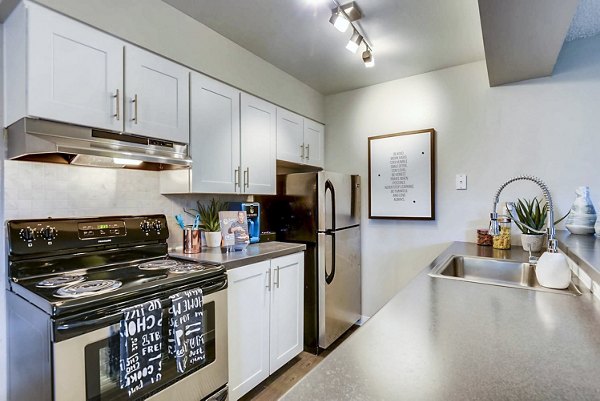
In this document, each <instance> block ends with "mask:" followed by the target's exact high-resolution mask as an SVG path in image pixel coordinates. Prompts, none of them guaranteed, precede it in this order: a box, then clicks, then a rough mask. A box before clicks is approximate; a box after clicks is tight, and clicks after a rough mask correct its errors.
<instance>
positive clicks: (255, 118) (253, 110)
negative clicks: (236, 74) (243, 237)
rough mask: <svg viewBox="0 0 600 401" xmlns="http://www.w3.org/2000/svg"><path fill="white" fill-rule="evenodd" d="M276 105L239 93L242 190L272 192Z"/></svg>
mask: <svg viewBox="0 0 600 401" xmlns="http://www.w3.org/2000/svg"><path fill="white" fill-rule="evenodd" d="M276 114H277V108H276V107H275V106H274V105H273V104H271V103H269V102H265V101H264V100H261V99H259V98H257V97H254V96H250V95H248V94H246V93H242V95H241V137H242V140H241V146H242V156H241V167H242V193H246V194H256V195H258V194H262V195H274V194H275V193H276V189H277V188H276V154H277V148H276V147H277V122H276V118H277V116H276Z"/></svg>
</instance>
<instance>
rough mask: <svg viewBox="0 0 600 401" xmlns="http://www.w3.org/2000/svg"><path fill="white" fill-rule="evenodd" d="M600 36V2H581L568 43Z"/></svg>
mask: <svg viewBox="0 0 600 401" xmlns="http://www.w3.org/2000/svg"><path fill="white" fill-rule="evenodd" d="M598 34H600V0H579V4H578V5H577V11H575V16H574V17H573V21H572V22H571V26H570V27H569V32H567V38H566V40H567V41H572V40H575V39H581V38H587V37H590V36H595V35H598Z"/></svg>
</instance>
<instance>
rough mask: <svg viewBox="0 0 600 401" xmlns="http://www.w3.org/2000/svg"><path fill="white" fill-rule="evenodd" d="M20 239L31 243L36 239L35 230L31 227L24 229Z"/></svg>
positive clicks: (20, 233) (20, 232)
mask: <svg viewBox="0 0 600 401" xmlns="http://www.w3.org/2000/svg"><path fill="white" fill-rule="evenodd" d="M19 237H21V238H22V239H23V240H24V241H27V242H31V241H33V240H34V239H35V230H34V229H32V228H30V227H27V228H22V229H21V231H19Z"/></svg>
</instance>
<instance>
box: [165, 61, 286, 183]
mask: <svg viewBox="0 0 600 401" xmlns="http://www.w3.org/2000/svg"><path fill="white" fill-rule="evenodd" d="M190 106H191V115H190V117H191V126H190V149H191V156H192V160H193V161H194V162H193V164H192V169H191V170H183V171H176V172H169V171H163V172H161V192H162V193H222V194H248V195H254V194H261V195H262V194H265V195H273V194H275V193H276V170H275V169H276V153H277V149H276V147H277V122H276V114H277V112H276V109H277V108H276V106H275V105H273V104H271V103H269V102H266V101H264V100H261V99H259V98H257V97H254V96H250V95H248V94H246V93H241V92H240V91H239V90H237V89H235V88H233V87H231V86H229V85H226V84H223V83H221V82H219V81H216V80H214V79H212V78H209V77H207V76H204V75H202V74H198V73H192V75H191V105H190Z"/></svg>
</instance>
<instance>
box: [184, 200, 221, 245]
mask: <svg viewBox="0 0 600 401" xmlns="http://www.w3.org/2000/svg"><path fill="white" fill-rule="evenodd" d="M196 204H197V209H190V210H191V211H193V212H196V213H191V212H190V211H187V210H185V209H184V210H185V212H186V213H188V214H189V215H192V216H195V215H198V216H200V228H201V229H202V230H203V231H204V237H205V239H206V246H207V247H209V248H216V247H218V246H220V245H221V224H220V222H219V211H221V210H226V209H227V203H226V202H221V201H220V200H218V199H215V198H212V199H211V200H210V203H209V204H208V205H203V204H202V203H200V201H197V202H196Z"/></svg>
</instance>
